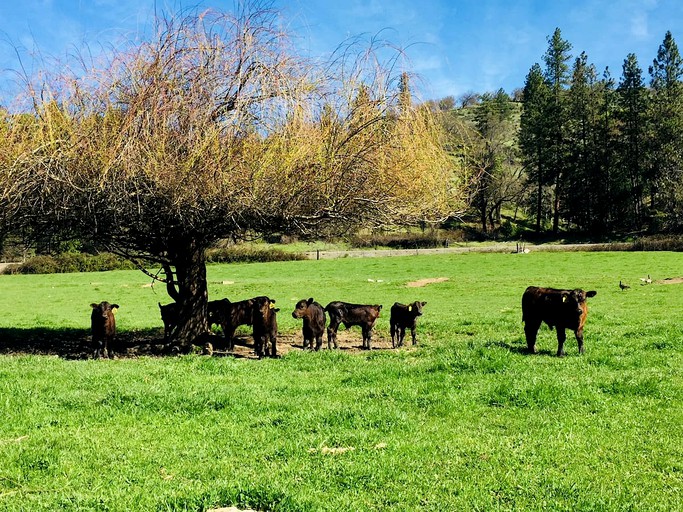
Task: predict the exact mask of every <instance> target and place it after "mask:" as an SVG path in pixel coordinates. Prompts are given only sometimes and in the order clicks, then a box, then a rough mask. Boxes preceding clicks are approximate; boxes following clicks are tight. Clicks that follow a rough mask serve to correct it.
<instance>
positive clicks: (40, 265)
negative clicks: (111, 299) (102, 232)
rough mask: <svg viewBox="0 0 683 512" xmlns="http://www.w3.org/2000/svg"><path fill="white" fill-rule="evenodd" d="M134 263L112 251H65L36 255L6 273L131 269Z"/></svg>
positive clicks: (60, 272) (9, 268) (54, 272)
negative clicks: (51, 254) (53, 254)
mask: <svg viewBox="0 0 683 512" xmlns="http://www.w3.org/2000/svg"><path fill="white" fill-rule="evenodd" d="M133 268H136V267H135V265H133V263H131V262H129V261H128V260H125V259H123V258H121V257H119V256H116V255H114V254H110V253H100V254H85V253H63V254H58V255H56V256H47V255H41V256H34V257H33V258H30V259H29V260H27V261H25V262H24V263H21V264H19V265H12V266H10V267H7V268H6V269H5V271H4V273H6V274H65V273H69V272H102V271H105V270H129V269H133Z"/></svg>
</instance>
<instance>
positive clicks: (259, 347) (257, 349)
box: [254, 335, 265, 359]
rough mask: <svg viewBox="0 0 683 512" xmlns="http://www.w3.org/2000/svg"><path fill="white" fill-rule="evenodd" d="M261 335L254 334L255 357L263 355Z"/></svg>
mask: <svg viewBox="0 0 683 512" xmlns="http://www.w3.org/2000/svg"><path fill="white" fill-rule="evenodd" d="M264 341H265V340H264V338H263V336H260V335H259V336H254V352H255V353H256V357H258V358H259V359H261V358H262V357H263V342H264Z"/></svg>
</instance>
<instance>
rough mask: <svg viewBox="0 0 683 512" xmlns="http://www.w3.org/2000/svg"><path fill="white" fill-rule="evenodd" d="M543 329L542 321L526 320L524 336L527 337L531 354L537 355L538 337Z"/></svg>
mask: <svg viewBox="0 0 683 512" xmlns="http://www.w3.org/2000/svg"><path fill="white" fill-rule="evenodd" d="M539 327H541V322H540V321H538V322H537V321H532V320H526V321H525V322H524V335H525V336H526V346H527V350H528V351H529V353H530V354H535V353H536V335H537V334H538V329H539Z"/></svg>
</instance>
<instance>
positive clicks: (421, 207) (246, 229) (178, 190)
mask: <svg viewBox="0 0 683 512" xmlns="http://www.w3.org/2000/svg"><path fill="white" fill-rule="evenodd" d="M278 16H279V13H278V12H276V11H272V10H270V9H268V8H264V7H263V6H262V5H261V4H257V5H254V4H252V5H248V6H246V7H244V6H243V7H242V8H240V10H238V11H237V12H234V13H216V12H210V11H207V12H202V13H197V12H194V13H191V14H184V15H182V16H181V17H179V18H178V17H174V18H163V19H161V20H160V21H158V23H157V26H158V30H157V31H156V32H155V34H154V36H153V37H151V38H149V40H147V41H145V42H142V43H136V44H130V45H128V47H127V48H126V49H125V50H121V49H119V50H117V51H115V52H114V53H113V54H111V55H110V56H109V57H108V60H107V62H106V63H105V64H103V65H98V66H92V65H88V66H85V67H86V68H88V71H87V72H83V71H82V69H83V68H81V71H79V72H73V73H72V72H69V67H68V66H63V67H62V68H61V69H60V74H59V76H52V78H50V79H46V78H43V79H40V80H32V81H30V82H28V83H29V87H28V88H27V92H28V97H29V98H30V100H31V101H30V103H31V104H32V111H31V112H29V113H27V112H26V111H24V112H23V113H21V114H19V113H8V114H7V115H6V116H4V118H3V119H2V127H1V128H0V129H2V131H3V132H4V133H3V138H2V141H1V142H0V167H1V169H0V184H1V186H2V196H1V197H0V200H1V201H2V204H1V205H0V206H1V207H2V220H3V221H4V224H5V228H6V229H7V228H11V229H12V230H15V231H18V230H21V232H22V233H23V234H24V235H26V234H30V233H34V234H41V235H43V236H44V235H45V234H48V233H52V234H55V235H56V236H58V237H61V238H62V239H64V238H68V237H78V238H80V239H85V240H90V241H92V242H93V243H95V244H97V245H99V246H101V247H106V248H108V249H109V250H111V251H114V252H116V253H119V254H123V255H125V256H127V257H129V258H131V259H133V260H138V261H147V262H149V261H152V262H155V263H156V264H158V265H159V267H160V268H164V269H165V270H166V272H165V273H164V274H162V276H165V279H166V280H167V281H168V290H169V293H170V295H171V296H172V298H173V299H174V300H176V301H177V302H178V303H179V304H180V311H181V322H180V327H179V329H178V330H177V332H176V336H177V338H178V341H179V342H180V343H190V342H193V341H195V340H196V339H197V338H198V337H200V336H202V335H203V334H204V333H205V332H206V331H207V314H206V306H207V301H208V297H207V283H206V264H205V261H206V260H205V251H206V249H207V248H208V247H209V246H210V245H211V244H212V243H213V242H215V241H216V240H218V239H221V238H226V237H236V238H239V237H240V236H242V235H244V234H245V233H252V234H253V233H266V232H280V233H299V234H303V235H308V236H323V235H326V234H338V233H341V232H343V231H345V230H348V229H349V228H353V227H357V226H360V225H380V224H395V223H405V224H410V223H416V222H419V221H424V220H436V219H438V218H441V217H444V216H446V215H448V214H449V213H451V212H452V211H453V210H454V208H455V207H456V205H458V201H459V200H460V196H459V190H460V183H459V182H458V181H457V174H456V173H455V172H454V169H453V166H452V163H451V162H450V161H449V160H448V157H447V156H446V154H445V153H444V151H443V149H442V144H441V143H442V141H441V134H440V132H439V130H438V129H437V127H436V126H435V124H434V123H433V122H432V120H431V119H430V117H429V116H428V114H427V112H426V110H425V109H420V108H410V109H408V108H405V106H403V107H400V106H399V101H398V99H399V94H400V87H399V86H398V85H399V79H400V78H399V77H394V76H392V75H391V74H390V73H389V72H388V71H387V70H389V69H392V67H393V64H395V63H396V60H393V61H390V62H389V65H385V66H382V65H380V64H379V63H378V62H379V61H378V59H377V55H378V54H377V52H373V51H365V52H356V51H355V48H354V45H353V44H349V45H346V46H343V47H341V46H340V51H338V52H337V53H336V54H335V56H334V59H333V60H332V61H331V62H330V63H328V64H326V65H325V66H320V65H317V66H313V65H312V64H311V63H310V62H306V61H304V60H302V59H300V58H298V57H297V55H296V53H295V52H294V51H293V50H292V47H291V46H290V45H289V44H288V39H287V37H286V34H283V33H281V32H280V29H279V27H280V26H281V23H280V20H279V19H278ZM458 206H459V205H458ZM160 278H161V276H160Z"/></svg>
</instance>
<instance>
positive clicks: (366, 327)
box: [325, 301, 382, 350]
mask: <svg viewBox="0 0 683 512" xmlns="http://www.w3.org/2000/svg"><path fill="white" fill-rule="evenodd" d="M381 310H382V306H381V304H380V305H372V306H370V305H364V304H350V303H348V302H340V301H335V302H330V303H329V304H328V305H327V306H325V311H327V313H328V314H329V315H330V325H329V326H328V327H327V348H328V349H329V348H331V344H334V348H337V329H339V325H340V324H344V327H346V328H347V329H348V328H349V327H351V326H353V325H359V326H360V328H361V330H362V331H363V348H364V349H367V350H370V341H371V337H372V328H373V327H374V326H375V322H376V321H377V319H378V318H379V313H380V311H381Z"/></svg>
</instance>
